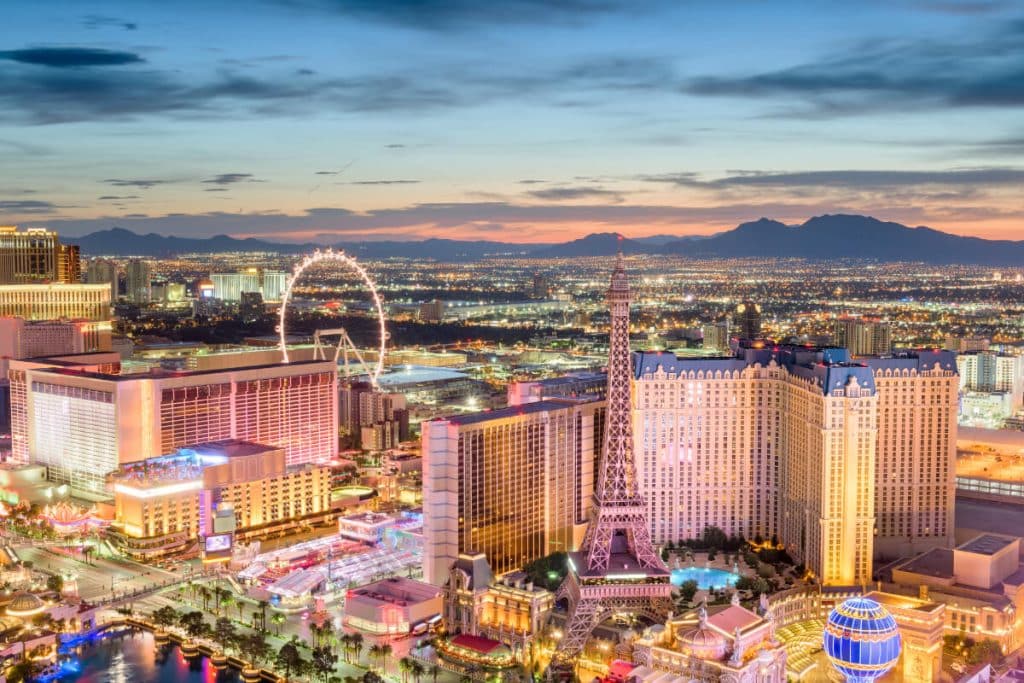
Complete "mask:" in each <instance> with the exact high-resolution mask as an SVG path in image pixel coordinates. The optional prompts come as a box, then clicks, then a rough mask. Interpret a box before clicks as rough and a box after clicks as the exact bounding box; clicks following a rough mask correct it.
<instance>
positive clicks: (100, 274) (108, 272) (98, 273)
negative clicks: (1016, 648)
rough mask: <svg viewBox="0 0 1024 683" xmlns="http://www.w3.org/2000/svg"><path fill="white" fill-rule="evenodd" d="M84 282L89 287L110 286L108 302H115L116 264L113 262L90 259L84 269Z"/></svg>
mask: <svg viewBox="0 0 1024 683" xmlns="http://www.w3.org/2000/svg"><path fill="white" fill-rule="evenodd" d="M85 281H86V282H87V283H88V284H90V285H103V284H106V285H110V300H111V301H117V289H118V287H117V264H116V263H114V262H113V261H110V260H108V259H102V258H94V259H90V260H89V264H88V265H87V266H86V268H85Z"/></svg>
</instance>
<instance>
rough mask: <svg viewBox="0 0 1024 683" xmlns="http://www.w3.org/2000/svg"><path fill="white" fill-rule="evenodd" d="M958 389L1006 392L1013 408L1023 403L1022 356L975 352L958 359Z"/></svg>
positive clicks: (1023, 378)
mask: <svg viewBox="0 0 1024 683" xmlns="http://www.w3.org/2000/svg"><path fill="white" fill-rule="evenodd" d="M956 360H957V367H958V369H959V371H960V389H961V390H962V391H978V392H1008V393H1009V394H1010V396H1011V401H1012V405H1013V407H1014V408H1019V407H1021V405H1022V401H1024V356H1013V355H1009V354H1003V353H996V352H994V351H976V352H973V353H964V354H960V355H959V356H957V359H956Z"/></svg>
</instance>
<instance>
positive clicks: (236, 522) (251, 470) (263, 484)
mask: <svg viewBox="0 0 1024 683" xmlns="http://www.w3.org/2000/svg"><path fill="white" fill-rule="evenodd" d="M109 485H110V489H111V491H112V492H113V494H114V517H115V519H114V522H113V524H112V525H111V528H112V530H113V531H114V532H115V534H116V536H117V537H118V538H119V539H120V540H121V541H122V543H123V545H124V547H125V549H126V550H127V551H128V552H129V553H130V554H132V555H133V556H136V557H141V558H151V557H158V556H161V555H165V554H168V553H172V552H175V551H178V550H184V549H186V548H187V547H189V546H190V545H191V544H192V543H194V542H195V541H197V540H201V541H203V550H204V551H205V554H206V559H228V556H229V555H230V548H231V545H232V543H233V541H234V540H235V539H245V538H253V537H259V536H262V535H266V534H269V533H272V532H277V531H280V530H284V529H287V528H291V527H296V526H298V525H299V524H300V523H302V522H303V521H311V520H320V519H323V518H324V517H325V516H326V515H328V514H329V513H330V511H331V473H330V467H329V466H327V465H313V464H303V465H296V466H291V467H289V466H288V465H287V464H286V456H285V451H284V449H283V448H275V447H272V446H265V445H262V444H257V443H251V442H248V441H240V440H237V439H228V440H224V441H215V442H212V443H206V444H199V445H195V446H190V447H187V448H181V449H179V450H178V451H177V452H175V453H172V454H169V455H164V456H160V457H156V458H149V459H147V460H143V461H140V462H133V463H130V464H126V465H123V466H121V467H120V468H119V469H118V470H117V472H115V473H114V474H112V475H111V476H110V478H109Z"/></svg>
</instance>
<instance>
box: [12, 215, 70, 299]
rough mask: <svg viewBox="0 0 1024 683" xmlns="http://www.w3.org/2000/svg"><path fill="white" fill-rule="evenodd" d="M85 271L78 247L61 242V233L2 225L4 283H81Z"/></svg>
mask: <svg viewBox="0 0 1024 683" xmlns="http://www.w3.org/2000/svg"><path fill="white" fill-rule="evenodd" d="M81 274H82V271H81V265H80V264H79V258H78V247H77V246H75V245H68V244H61V242H60V237H59V236H58V235H57V233H55V232H52V231H50V230H46V229H45V228H29V229H28V230H23V231H20V232H19V231H18V228H17V227H16V226H13V225H4V226H0V284H4V285H10V284H43V283H51V282H65V283H68V282H78V280H79V278H80V277H81Z"/></svg>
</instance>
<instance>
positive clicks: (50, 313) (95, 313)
mask: <svg viewBox="0 0 1024 683" xmlns="http://www.w3.org/2000/svg"><path fill="white" fill-rule="evenodd" d="M8 315H10V316H18V317H21V318H24V319H25V320H59V319H62V318H66V319H68V320H89V321H94V322H98V321H106V320H110V286H109V285H79V284H46V285H0V316H8Z"/></svg>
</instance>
